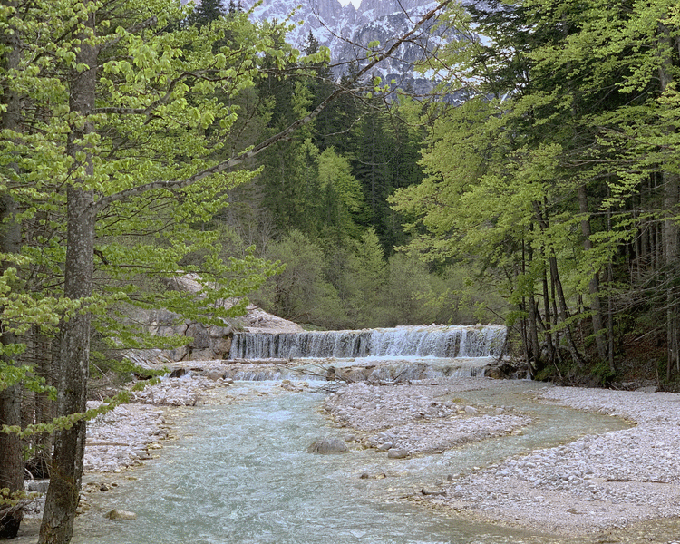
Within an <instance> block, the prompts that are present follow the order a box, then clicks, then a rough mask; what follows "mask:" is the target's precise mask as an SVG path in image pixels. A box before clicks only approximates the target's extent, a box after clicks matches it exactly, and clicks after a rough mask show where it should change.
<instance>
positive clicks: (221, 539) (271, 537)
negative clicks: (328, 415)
mask: <svg viewBox="0 0 680 544" xmlns="http://www.w3.org/2000/svg"><path fill="white" fill-rule="evenodd" d="M252 387H263V386H262V385H259V386H255V385H252ZM517 387H518V388H517V391H516V392H512V393H511V394H510V395H509V396H508V398H499V397H497V396H493V394H491V393H488V392H472V393H464V394H456V396H457V397H465V398H468V399H469V401H470V402H488V401H489V400H490V399H491V400H493V403H494V404H496V405H499V404H510V403H511V402H513V403H515V404H517V405H518V406H519V408H520V409H521V410H522V411H525V412H526V413H530V414H531V415H532V416H533V417H534V418H535V420H536V424H535V425H532V426H530V427H529V428H528V429H527V431H526V432H524V433H522V434H521V435H512V436H509V437H505V438H501V439H494V440H490V441H486V442H484V443H480V444H472V445H469V446H467V447H465V448H462V449H460V450H453V451H451V452H446V453H444V454H437V455H428V456H424V457H420V458H416V459H410V460H388V459H387V458H386V457H385V454H384V453H382V454H380V453H377V452H374V451H371V450H366V451H359V452H352V453H349V454H343V455H326V456H323V455H317V454H311V453H307V452H306V448H307V447H308V446H309V445H310V444H311V443H312V442H313V441H314V440H316V439H318V438H319V437H323V436H339V437H343V436H345V435H346V434H348V431H347V430H343V429H337V428H333V427H331V426H329V425H328V423H327V421H326V419H325V418H324V417H323V416H322V414H321V413H320V411H319V407H320V405H321V403H322V402H323V394H322V393H287V394H277V395H266V396H263V397H260V398H257V399H256V400H252V401H244V402H242V403H238V404H234V405H229V406H204V407H197V408H196V409H194V410H192V412H191V413H190V415H189V416H188V418H187V420H186V422H185V424H184V427H183V428H184V430H185V431H190V433H191V434H189V435H187V436H184V437H183V438H182V439H180V440H178V441H175V442H167V443H165V446H164V449H163V451H162V455H161V459H158V460H155V461H151V462H148V463H147V464H146V466H145V467H143V468H140V469H137V470H135V471H134V472H133V474H134V476H135V477H136V478H138V480H137V481H123V482H122V483H121V485H120V486H119V487H118V488H116V489H115V490H113V491H110V492H107V493H106V494H104V493H102V494H98V495H97V501H104V500H105V501H106V502H105V504H104V503H102V504H101V508H102V510H104V509H111V508H121V509H126V510H132V511H134V512H136V514H137V516H138V519H137V520H135V521H126V522H111V521H108V520H106V519H103V517H102V516H101V513H90V514H88V515H87V516H82V517H81V518H79V522H78V525H77V527H76V531H77V535H76V538H75V539H74V541H73V542H75V543H79V544H95V543H96V544H166V543H167V544H170V543H173V544H174V543H184V542H187V543H188V542H191V543H193V544H225V543H243V544H246V543H258V544H264V543H277V544H278V543H280V544H284V543H310V544H312V543H333V544H345V543H348V544H349V543H354V542H368V543H395V544H396V543H399V544H402V543H404V544H405V543H423V544H424V543H428V544H435V543H480V544H481V543H499V544H500V543H506V542H507V543H523V542H527V543H528V542H561V541H560V540H558V539H554V540H553V539H551V538H549V537H548V536H547V535H540V534H535V533H534V534H532V533H527V532H522V531H510V530H504V529H500V528H497V527H494V526H490V525H485V524H477V523H469V522H465V521H461V520H459V519H456V518H448V517H446V516H445V515H443V514H441V513H437V512H434V511H432V510H430V509H427V508H424V507H421V506H419V505H417V504H413V503H411V502H409V501H404V500H401V499H402V498H403V497H404V495H406V494H408V493H409V492H413V491H414V490H416V489H418V488H422V487H423V486H427V485H428V484H434V482H435V481H436V480H441V479H443V478H445V477H446V475H447V474H450V473H454V474H455V473H458V472H461V471H464V470H467V469H469V468H471V467H472V466H484V465H486V464H488V463H491V462H497V461H499V460H501V459H503V458H505V457H507V456H509V455H512V454H514V453H522V452H525V451H528V450H530V449H533V448H536V447H541V446H545V445H551V444H556V443H560V442H564V441H566V440H568V439H572V438H575V437H577V436H581V435H582V434H585V433H588V432H604V431H606V430H612V429H615V428H621V427H622V426H623V424H622V423H621V422H618V421H617V420H614V419H613V418H608V417H605V416H599V415H595V414H581V413H578V412H574V411H571V410H567V409H563V408H559V407H555V406H543V405H536V404H533V403H531V402H529V401H528V400H526V399H525V398H524V397H523V396H522V394H521V393H522V391H524V390H526V389H531V388H532V387H533V385H532V384H529V383H528V382H523V384H522V383H518V386H517ZM532 411H533V412H532ZM363 472H368V473H369V474H372V473H375V472H384V473H385V474H387V477H386V478H385V479H381V480H364V479H361V478H360V475H361V474H362V473H363ZM418 486H419V487H418ZM564 542H568V540H565V541H564Z"/></svg>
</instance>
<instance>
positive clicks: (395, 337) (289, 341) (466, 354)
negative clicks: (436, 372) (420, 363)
mask: <svg viewBox="0 0 680 544" xmlns="http://www.w3.org/2000/svg"><path fill="white" fill-rule="evenodd" d="M506 333H507V331H506V328H505V327H504V326H500V325H487V326H481V325H477V326H463V325H456V326H437V325H431V326H403V327H396V328H391V329H364V330H356V331H351V330H347V331H328V332H302V333H279V334H271V333H234V336H233V339H232V342H231V348H230V351H229V359H231V360H243V359H245V360H263V359H305V358H310V359H327V358H335V359H354V358H361V357H371V358H403V357H409V358H423V357H432V358H474V357H500V356H501V355H502V354H503V350H504V348H505V339H506Z"/></svg>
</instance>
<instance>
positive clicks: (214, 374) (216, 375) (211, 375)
mask: <svg viewBox="0 0 680 544" xmlns="http://www.w3.org/2000/svg"><path fill="white" fill-rule="evenodd" d="M207 377H208V379H209V380H212V381H214V382H216V381H217V380H219V379H221V378H223V377H224V372H220V371H219V370H211V371H210V372H208V374H207Z"/></svg>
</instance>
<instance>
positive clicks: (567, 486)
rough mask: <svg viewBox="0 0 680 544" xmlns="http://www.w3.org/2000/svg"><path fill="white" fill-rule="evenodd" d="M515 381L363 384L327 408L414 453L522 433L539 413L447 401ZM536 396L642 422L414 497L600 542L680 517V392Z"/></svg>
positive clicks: (368, 436) (370, 438) (373, 437)
mask: <svg viewBox="0 0 680 544" xmlns="http://www.w3.org/2000/svg"><path fill="white" fill-rule="evenodd" d="M512 386H513V384H512V382H507V381H506V382H504V381H496V380H489V379H473V380H459V381H458V383H457V384H447V385H428V386H422V385H418V386H415V385H414V386H390V387H381V386H367V385H364V384H357V385H349V386H347V387H345V388H343V389H342V390H340V391H339V392H338V393H337V394H335V395H332V396H331V397H329V399H328V400H327V402H326V405H325V407H326V410H327V411H328V412H329V414H330V415H331V416H332V417H333V419H334V420H335V421H336V422H337V423H338V424H339V425H342V426H347V427H349V428H351V429H354V430H356V431H361V432H363V433H364V434H363V438H362V440H363V441H364V442H365V443H366V444H367V445H369V446H371V447H376V448H377V449H378V450H381V449H382V450H387V451H393V449H394V450H399V451H400V454H399V455H400V456H404V457H406V456H413V455H418V454H421V453H426V452H437V451H442V450H444V449H450V448H454V447H457V446H459V445H461V444H463V443H465V442H469V441H477V440H483V439H485V438H489V437H493V436H499V435H501V434H508V433H512V432H517V431H518V430H519V432H521V428H523V427H524V426H526V425H529V424H530V421H528V419H527V418H526V416H522V415H521V414H512V408H511V407H507V406H474V407H473V406H468V405H465V404H464V403H463V404H461V403H456V402H455V401H453V402H452V401H442V400H441V399H443V398H450V396H451V394H452V393H455V392H456V391H465V390H469V389H470V388H477V387H481V388H489V389H491V390H497V391H498V392H499V393H500V392H502V391H504V390H507V389H508V388H511V387H512ZM535 397H536V400H537V401H538V402H546V403H559V404H562V405H565V406H569V407H572V408H576V409H579V410H585V411H592V412H598V413H602V414H608V415H612V416H617V417H620V418H625V419H626V420H628V421H630V422H632V423H633V424H634V426H632V427H631V428H629V429H625V430H621V431H615V432H608V433H605V434H603V435H586V436H584V437H582V438H580V439H579V440H576V441H574V442H570V443H568V444H564V445H561V446H558V447H553V448H547V449H541V450H538V451H534V452H532V453H530V454H528V455H522V456H516V457H513V458H510V459H508V460H506V461H503V462H501V463H499V464H497V465H492V466H489V467H486V468H483V469H479V470H474V471H472V472H471V473H469V474H461V475H452V476H451V477H450V478H449V479H448V480H449V481H446V482H441V483H440V484H439V485H438V486H437V488H436V489H430V490H424V491H423V492H421V493H416V494H414V495H412V496H411V497H410V499H411V500H415V501H418V502H424V503H426V504H429V505H431V506H432V507H436V508H442V509H445V510H448V511H451V512H455V513H456V515H462V516H464V517H472V518H476V519H480V518H481V519H485V520H489V521H493V522H497V523H501V524H505V525H509V526H516V527H517V526H518V527H525V528H529V529H532V530H539V531H543V532H546V533H549V534H555V535H569V536H570V537H573V538H579V537H586V536H587V535H594V534H599V535H603V534H608V535H609V536H608V537H606V538H611V540H594V541H596V542H604V541H607V542H638V541H641V540H637V539H634V538H633V536H631V533H630V531H626V529H624V528H630V527H631V526H632V525H634V524H636V523H640V522H645V521H649V520H659V519H662V518H663V519H666V520H668V521H669V523H671V524H672V523H674V521H673V520H677V519H678V518H680V486H679V485H678V484H679V483H680V463H678V462H677V452H678V451H680V395H678V394H668V393H646V392H620V391H607V390H601V389H582V388H567V387H545V388H543V389H540V390H539V391H537V392H536V393H535ZM656 525H657V526H658V525H659V524H658V523H657V524H656ZM622 529H623V530H622ZM617 531H618V533H617ZM642 532H643V533H645V534H646V535H647V536H645V537H644V538H645V540H644V541H645V542H676V541H675V540H669V538H668V534H667V533H664V534H662V535H661V536H660V537H659V540H655V539H654V538H653V537H651V536H650V535H651V532H652V531H649V528H647V529H646V530H645V531H642ZM671 533H672V531H671ZM616 534H618V535H619V536H616ZM598 538H601V536H600V537H598ZM583 541H591V540H590V539H587V540H583Z"/></svg>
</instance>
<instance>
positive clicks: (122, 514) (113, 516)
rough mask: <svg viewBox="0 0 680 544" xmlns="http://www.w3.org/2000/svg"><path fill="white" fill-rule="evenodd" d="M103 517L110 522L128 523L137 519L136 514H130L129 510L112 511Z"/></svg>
mask: <svg viewBox="0 0 680 544" xmlns="http://www.w3.org/2000/svg"><path fill="white" fill-rule="evenodd" d="M104 517H105V518H106V519H110V520H112V521H128V520H133V519H137V514H135V513H134V512H130V511H129V510H118V509H113V510H111V511H110V512H107V513H106V514H104Z"/></svg>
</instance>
